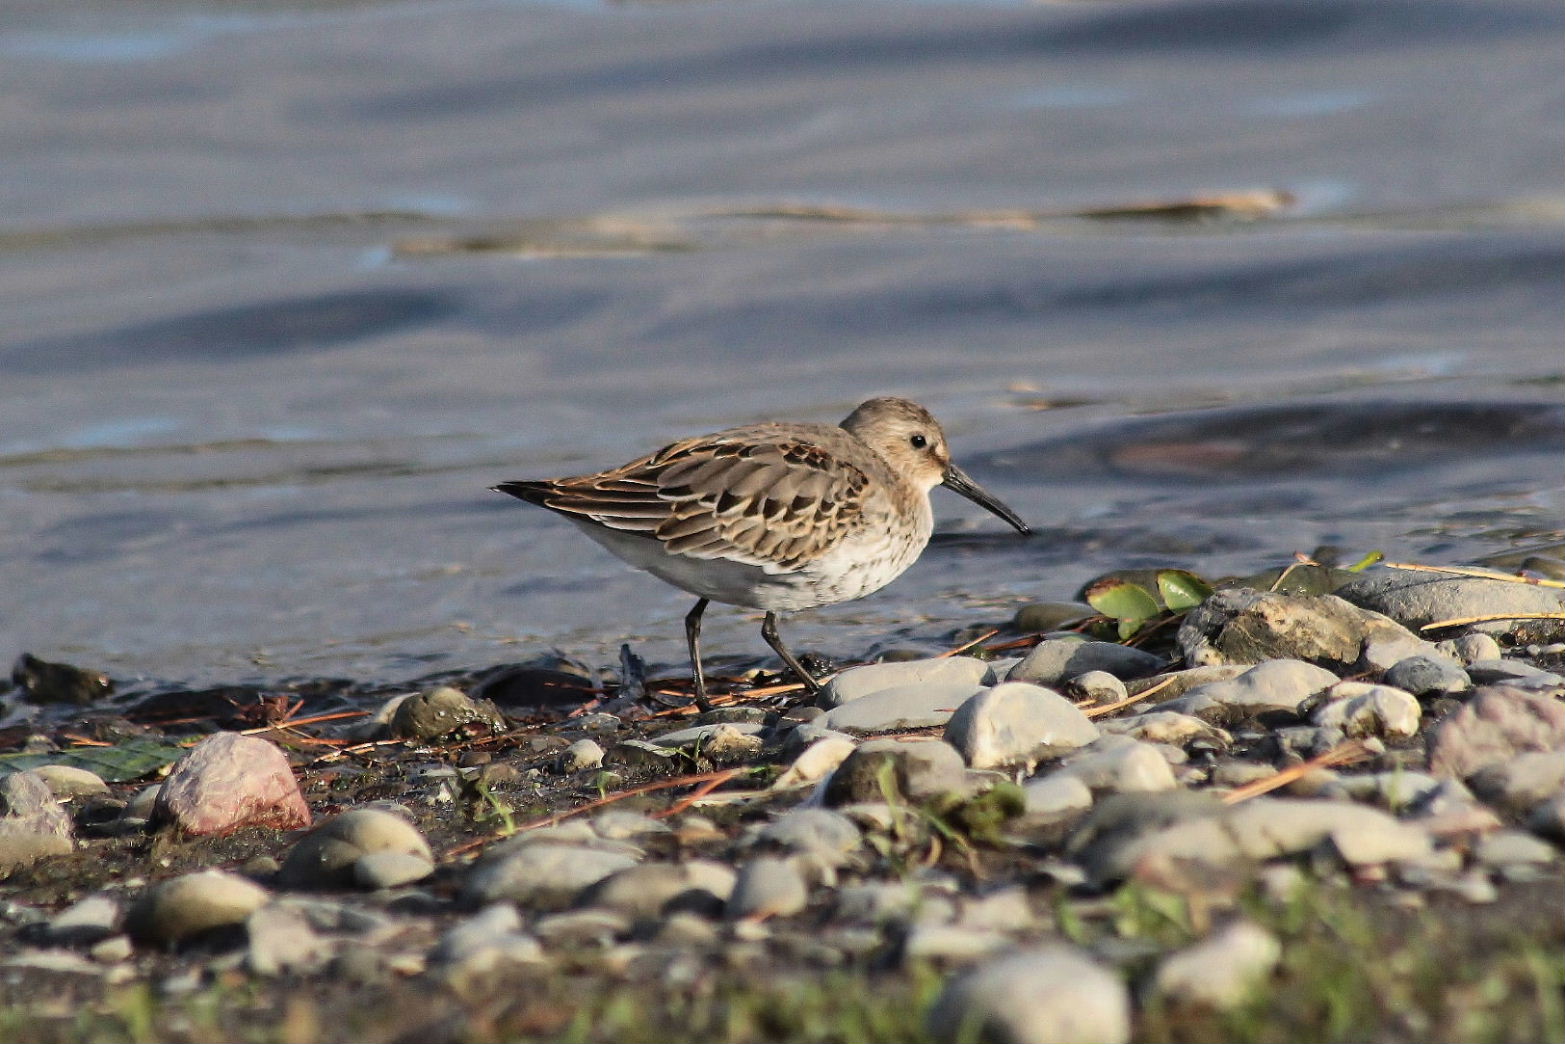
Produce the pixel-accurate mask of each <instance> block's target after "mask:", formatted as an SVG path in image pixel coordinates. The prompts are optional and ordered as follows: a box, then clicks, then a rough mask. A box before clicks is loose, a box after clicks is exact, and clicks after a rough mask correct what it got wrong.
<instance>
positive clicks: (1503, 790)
mask: <svg viewBox="0 0 1565 1044" xmlns="http://www.w3.org/2000/svg"><path fill="white" fill-rule="evenodd" d="M1467 781H1468V784H1469V785H1470V786H1471V787H1472V789H1473V792H1474V793H1476V794H1477V795H1478V796H1479V797H1481V798H1482V799H1483V800H1484V801H1487V802H1488V803H1489V804H1491V805H1494V806H1495V807H1497V808H1499V809H1501V810H1503V811H1506V812H1511V813H1514V814H1518V815H1519V814H1521V813H1523V812H1526V811H1528V810H1530V809H1532V808H1534V807H1536V806H1537V805H1538V804H1540V803H1541V802H1543V801H1545V800H1547V799H1548V798H1549V797H1551V796H1553V795H1555V794H1558V793H1560V792H1561V791H1562V790H1565V751H1559V750H1552V751H1529V752H1527V753H1523V754H1517V755H1516V756H1515V757H1512V758H1510V759H1508V760H1506V761H1502V762H1492V763H1490V764H1488V765H1485V766H1484V767H1483V768H1481V769H1479V770H1478V771H1477V772H1474V773H1472V774H1471V775H1469V776H1468V777H1467Z"/></svg>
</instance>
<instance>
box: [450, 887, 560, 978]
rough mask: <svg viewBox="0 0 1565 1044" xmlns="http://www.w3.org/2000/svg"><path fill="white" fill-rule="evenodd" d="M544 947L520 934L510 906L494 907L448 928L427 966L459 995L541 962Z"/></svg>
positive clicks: (487, 908)
mask: <svg viewBox="0 0 1565 1044" xmlns="http://www.w3.org/2000/svg"><path fill="white" fill-rule="evenodd" d="M543 959H544V957H543V947H541V946H540V945H538V940H537V939H535V938H533V937H532V936H531V935H528V934H526V933H525V932H523V931H522V919H521V916H520V915H519V914H518V913H517V912H516V907H514V906H512V905H511V904H510V903H496V904H494V905H492V906H487V907H485V908H484V909H482V910H480V911H479V912H478V913H476V914H474V915H473V916H471V917H469V918H467V919H466V920H464V921H460V922H458V923H457V924H455V925H453V926H452V927H450V928H448V929H447V930H446V932H445V934H443V935H442V936H441V937H440V941H439V942H438V943H436V944H435V947H434V949H433V950H432V951H431V952H430V963H431V964H433V965H435V966H436V967H437V968H438V970H439V972H440V974H441V977H442V978H443V979H444V980H445V981H446V983H447V985H450V986H451V987H453V988H454V989H456V990H457V991H458V992H459V993H463V994H466V993H468V992H469V988H470V987H471V986H472V985H474V984H476V983H481V982H482V980H483V979H484V978H485V977H487V976H489V975H492V974H494V973H496V972H504V971H507V970H509V969H511V968H514V967H516V966H518V965H530V964H536V963H539V962H541V961H542V960H543Z"/></svg>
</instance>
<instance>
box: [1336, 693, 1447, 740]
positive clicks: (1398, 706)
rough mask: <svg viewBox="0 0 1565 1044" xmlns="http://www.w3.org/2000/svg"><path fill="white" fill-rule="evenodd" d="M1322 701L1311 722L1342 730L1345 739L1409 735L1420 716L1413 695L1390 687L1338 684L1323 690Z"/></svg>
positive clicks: (1416, 730)
mask: <svg viewBox="0 0 1565 1044" xmlns="http://www.w3.org/2000/svg"><path fill="white" fill-rule="evenodd" d="M1325 700H1326V702H1324V703H1322V704H1321V705H1320V706H1319V707H1317V708H1316V710H1315V713H1314V714H1313V715H1311V718H1310V720H1311V721H1313V722H1314V723H1315V724H1316V726H1318V727H1320V728H1323V729H1341V730H1342V733H1343V735H1345V736H1348V737H1362V736H1381V737H1385V738H1388V739H1389V738H1403V737H1407V736H1412V735H1414V734H1416V733H1417V732H1418V722H1419V718H1420V716H1421V715H1422V713H1423V712H1422V710H1421V709H1420V708H1419V705H1418V700H1416V699H1414V698H1413V694H1412V693H1409V692H1405V691H1404V690H1402V689H1397V688H1393V687H1392V686H1390V685H1370V684H1368V683H1366V682H1348V681H1345V682H1338V683H1337V684H1336V685H1333V686H1332V687H1331V688H1330V689H1327V690H1326V694H1325Z"/></svg>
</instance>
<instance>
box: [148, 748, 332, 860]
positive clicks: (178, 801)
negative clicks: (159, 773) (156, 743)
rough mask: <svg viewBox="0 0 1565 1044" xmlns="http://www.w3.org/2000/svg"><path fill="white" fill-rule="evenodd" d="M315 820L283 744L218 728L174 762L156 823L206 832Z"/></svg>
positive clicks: (288, 826)
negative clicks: (278, 745) (279, 745)
mask: <svg viewBox="0 0 1565 1044" xmlns="http://www.w3.org/2000/svg"><path fill="white" fill-rule="evenodd" d="M310 819H311V816H310V806H309V805H308V804H306V803H305V800H304V795H303V794H302V793H300V791H299V784H298V782H297V781H296V780H295V779H294V777H293V769H292V768H290V767H289V764H288V756H287V755H286V754H284V753H283V752H282V750H281V749H280V748H278V747H277V746H276V745H275V744H272V743H269V742H267V741H266V740H264V739H261V738H260V737H259V736H244V735H240V734H239V733H237V732H219V733H215V734H214V735H211V736H208V737H207V738H206V739H204V740H202V741H201V742H200V743H198V744H196V745H195V746H194V747H193V748H191V750H190V751H189V753H187V754H186V755H185V756H184V757H182V758H180V759H179V760H178V761H176V762H175V763H174V767H173V769H172V770H171V771H170V772H169V774H168V778H166V779H165V780H164V781H163V786H162V787H161V788H160V789H159V791H158V797H157V801H156V803H155V804H154V805H153V809H152V819H151V821H152V822H153V823H155V824H170V825H172V826H174V827H177V828H178V829H180V830H182V831H184V832H185V833H187V834H195V835H203V834H226V833H229V832H231V831H233V830H237V829H238V828H240V827H242V826H261V827H269V828H271V829H274V830H296V829H298V828H299V827H307V826H309V825H310Z"/></svg>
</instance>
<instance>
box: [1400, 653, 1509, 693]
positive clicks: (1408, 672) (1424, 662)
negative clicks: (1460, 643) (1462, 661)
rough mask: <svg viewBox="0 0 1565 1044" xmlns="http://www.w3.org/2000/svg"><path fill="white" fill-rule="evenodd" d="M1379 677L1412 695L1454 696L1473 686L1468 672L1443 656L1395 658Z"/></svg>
mask: <svg viewBox="0 0 1565 1044" xmlns="http://www.w3.org/2000/svg"><path fill="white" fill-rule="evenodd" d="M1490 641H1493V639H1490ZM1381 680H1382V681H1383V682H1385V683H1386V684H1387V685H1391V686H1394V687H1395V688H1398V689H1405V690H1407V691H1408V692H1410V693H1412V694H1413V695H1414V696H1453V695H1456V694H1457V693H1463V692H1466V691H1467V690H1468V689H1471V688H1472V687H1473V681H1472V679H1471V678H1469V677H1468V676H1467V672H1466V671H1464V670H1462V668H1461V667H1459V666H1457V665H1456V663H1455V661H1452V660H1449V659H1446V658H1445V657H1443V656H1440V657H1436V656H1409V657H1408V658H1407V659H1405V660H1398V661H1397V662H1396V663H1395V664H1393V665H1392V667H1391V669H1390V670H1388V671H1387V672H1386V674H1385V677H1384V678H1382V679H1381Z"/></svg>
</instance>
